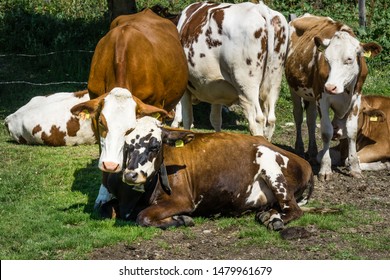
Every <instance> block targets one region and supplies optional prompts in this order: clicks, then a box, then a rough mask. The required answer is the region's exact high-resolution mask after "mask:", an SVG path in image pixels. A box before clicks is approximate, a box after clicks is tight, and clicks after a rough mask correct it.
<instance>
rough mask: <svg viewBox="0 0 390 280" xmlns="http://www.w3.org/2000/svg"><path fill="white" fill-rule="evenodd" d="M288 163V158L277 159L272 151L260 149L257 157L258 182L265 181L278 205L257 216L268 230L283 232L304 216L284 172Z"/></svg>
mask: <svg viewBox="0 0 390 280" xmlns="http://www.w3.org/2000/svg"><path fill="white" fill-rule="evenodd" d="M287 162H288V159H287V158H286V159H284V158H283V157H282V156H281V155H279V156H278V157H276V156H275V153H274V152H273V151H272V150H270V149H268V148H265V147H259V150H258V154H257V156H256V163H258V164H259V166H260V170H259V175H260V177H259V178H258V180H264V182H265V183H266V184H267V186H268V187H269V189H270V190H271V191H272V193H273V195H274V196H275V198H276V201H277V204H278V205H277V206H275V207H273V208H272V209H270V210H269V211H267V212H262V213H261V212H259V213H257V215H256V219H257V220H258V221H260V222H262V223H263V224H264V225H266V226H267V228H268V229H272V230H281V229H283V227H284V224H287V223H288V222H290V221H291V220H294V219H296V218H298V217H300V216H302V214H303V212H302V210H301V209H300V208H299V206H298V204H297V202H296V200H295V196H294V190H291V187H290V186H289V185H288V184H287V180H286V177H285V176H284V175H283V172H282V167H281V166H285V165H286V164H287ZM279 209H280V210H279ZM278 210H279V211H278Z"/></svg>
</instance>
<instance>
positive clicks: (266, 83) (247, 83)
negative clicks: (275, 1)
mask: <svg viewBox="0 0 390 280" xmlns="http://www.w3.org/2000/svg"><path fill="white" fill-rule="evenodd" d="M177 28H178V30H179V33H180V38H181V42H182V45H183V47H184V51H185V53H186V56H187V60H188V67H189V83H188V86H187V91H186V93H185V94H184V95H183V98H182V100H181V103H182V106H183V126H184V128H185V129H190V128H191V125H192V122H193V112H192V104H197V103H199V102H201V101H203V102H207V103H210V104H211V113H210V122H211V124H212V126H213V128H214V129H215V130H216V131H220V130H221V124H222V116H221V110H222V106H223V105H226V106H230V105H232V104H234V103H237V104H238V105H239V106H240V107H241V108H242V109H243V112H244V114H245V117H246V118H247V119H248V122H249V130H250V132H251V134H252V135H265V136H266V138H267V139H268V140H270V139H271V137H272V134H273V132H274V129H275V121H276V117H275V105H276V101H277V99H278V97H279V92H280V86H281V81H282V75H283V70H284V68H283V65H284V61H285V55H286V54H287V41H288V24H287V21H286V19H285V18H284V16H283V15H282V14H281V13H279V12H276V11H274V10H271V9H270V8H269V7H267V6H266V5H265V4H264V3H262V2H261V3H259V4H253V3H240V4H230V3H221V4H217V3H212V2H199V3H193V4H191V5H189V6H188V7H186V8H185V9H184V10H183V12H182V13H181V17H180V19H179V22H178V25H177Z"/></svg>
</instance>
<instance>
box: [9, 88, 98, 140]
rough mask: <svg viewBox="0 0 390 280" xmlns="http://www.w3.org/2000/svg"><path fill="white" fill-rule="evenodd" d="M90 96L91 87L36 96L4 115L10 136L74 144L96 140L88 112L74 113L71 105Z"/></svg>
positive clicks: (20, 138)
mask: <svg viewBox="0 0 390 280" xmlns="http://www.w3.org/2000/svg"><path fill="white" fill-rule="evenodd" d="M87 100H89V95H88V91H87V90H84V91H79V92H58V93H54V94H51V95H48V96H35V97H33V98H32V99H31V100H30V101H29V102H28V103H27V104H26V105H24V106H22V107H21V108H19V109H18V110H17V111H16V112H15V113H13V114H11V115H9V116H7V117H6V118H5V126H6V128H7V130H8V131H9V134H10V135H11V137H12V138H13V139H14V140H15V141H16V142H18V143H20V144H43V145H49V146H72V145H80V144H94V143H96V137H95V134H94V132H93V129H92V122H91V119H90V118H89V114H85V113H84V112H81V114H80V115H79V116H73V115H72V113H71V112H70V109H71V108H72V107H73V106H74V105H76V104H79V103H81V102H84V101H87Z"/></svg>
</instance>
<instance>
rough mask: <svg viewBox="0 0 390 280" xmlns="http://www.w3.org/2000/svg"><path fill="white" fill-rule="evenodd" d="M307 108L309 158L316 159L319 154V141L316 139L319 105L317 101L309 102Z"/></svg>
mask: <svg viewBox="0 0 390 280" xmlns="http://www.w3.org/2000/svg"><path fill="white" fill-rule="evenodd" d="M307 103H308V104H307V108H306V124H307V129H308V133H309V148H308V154H309V159H315V158H316V156H317V154H318V148H317V141H316V128H317V105H316V102H315V101H309V102H307Z"/></svg>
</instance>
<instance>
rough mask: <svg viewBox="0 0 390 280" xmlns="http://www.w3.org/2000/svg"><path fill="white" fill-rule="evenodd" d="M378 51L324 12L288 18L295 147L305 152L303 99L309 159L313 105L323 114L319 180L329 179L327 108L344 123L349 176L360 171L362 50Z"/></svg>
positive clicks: (288, 72)
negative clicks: (290, 19)
mask: <svg viewBox="0 0 390 280" xmlns="http://www.w3.org/2000/svg"><path fill="white" fill-rule="evenodd" d="M380 51H381V47H380V46H379V45H378V44H376V43H366V44H363V43H360V42H359V41H358V40H357V39H356V38H355V35H354V33H353V31H352V29H351V28H350V27H348V26H346V25H344V24H343V23H341V22H338V21H334V20H332V19H331V18H328V17H318V16H312V15H305V16H303V17H301V18H297V19H295V20H293V21H291V22H290V40H289V51H288V55H287V59H286V70H285V73H286V78H287V82H288V84H289V86H290V91H291V96H292V99H293V103H294V120H295V124H296V133H297V134H296V142H295V150H296V152H297V153H298V154H300V155H303V152H304V145H303V141H302V135H301V125H302V121H303V107H302V101H304V102H305V103H306V104H307V105H306V106H307V109H306V110H307V125H308V130H309V156H310V157H311V158H314V157H315V156H316V154H317V145H316V140H315V127H316V116H317V115H316V106H317V107H318V110H319V114H320V118H321V137H322V141H323V150H322V151H321V152H320V154H319V157H320V158H321V160H320V161H321V167H320V171H319V178H320V179H321V180H323V179H325V180H329V179H330V178H331V174H332V169H331V159H330V155H329V145H330V141H331V139H332V136H333V127H332V123H331V120H330V117H329V109H332V110H333V112H334V115H335V119H336V120H337V121H338V123H339V124H340V125H341V126H342V130H343V135H345V136H346V137H347V138H348V142H349V153H348V157H349V163H350V165H351V166H350V167H351V175H353V176H361V170H360V167H359V162H358V158H357V154H356V135H357V117H358V116H357V112H358V110H359V106H360V94H361V90H362V86H363V83H364V81H365V78H366V76H367V72H368V71H367V65H366V62H365V59H364V56H363V55H364V53H365V52H366V53H368V54H370V55H371V56H375V55H377V54H378V53H379V52H380Z"/></svg>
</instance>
